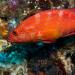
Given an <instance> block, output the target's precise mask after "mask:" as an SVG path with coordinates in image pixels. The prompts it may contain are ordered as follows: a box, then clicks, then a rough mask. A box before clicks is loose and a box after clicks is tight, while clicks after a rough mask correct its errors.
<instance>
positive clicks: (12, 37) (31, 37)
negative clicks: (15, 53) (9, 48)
mask: <svg viewBox="0 0 75 75" xmlns="http://www.w3.org/2000/svg"><path fill="white" fill-rule="evenodd" d="M74 34H75V12H72V11H70V9H63V10H46V11H42V12H39V13H37V14H35V15H33V16H31V17H29V18H27V19H26V20H24V21H23V22H22V23H21V24H20V25H18V27H17V28H16V29H14V30H13V31H12V32H11V33H10V34H9V38H8V39H9V41H10V42H31V41H32V42H36V41H39V40H42V41H48V42H54V41H56V40H57V39H58V38H61V37H66V36H69V35H74Z"/></svg>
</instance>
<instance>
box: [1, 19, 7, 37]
mask: <svg viewBox="0 0 75 75" xmlns="http://www.w3.org/2000/svg"><path fill="white" fill-rule="evenodd" d="M7 34H8V30H7V22H5V21H3V20H2V19H0V35H1V36H2V37H5V36H7Z"/></svg>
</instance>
